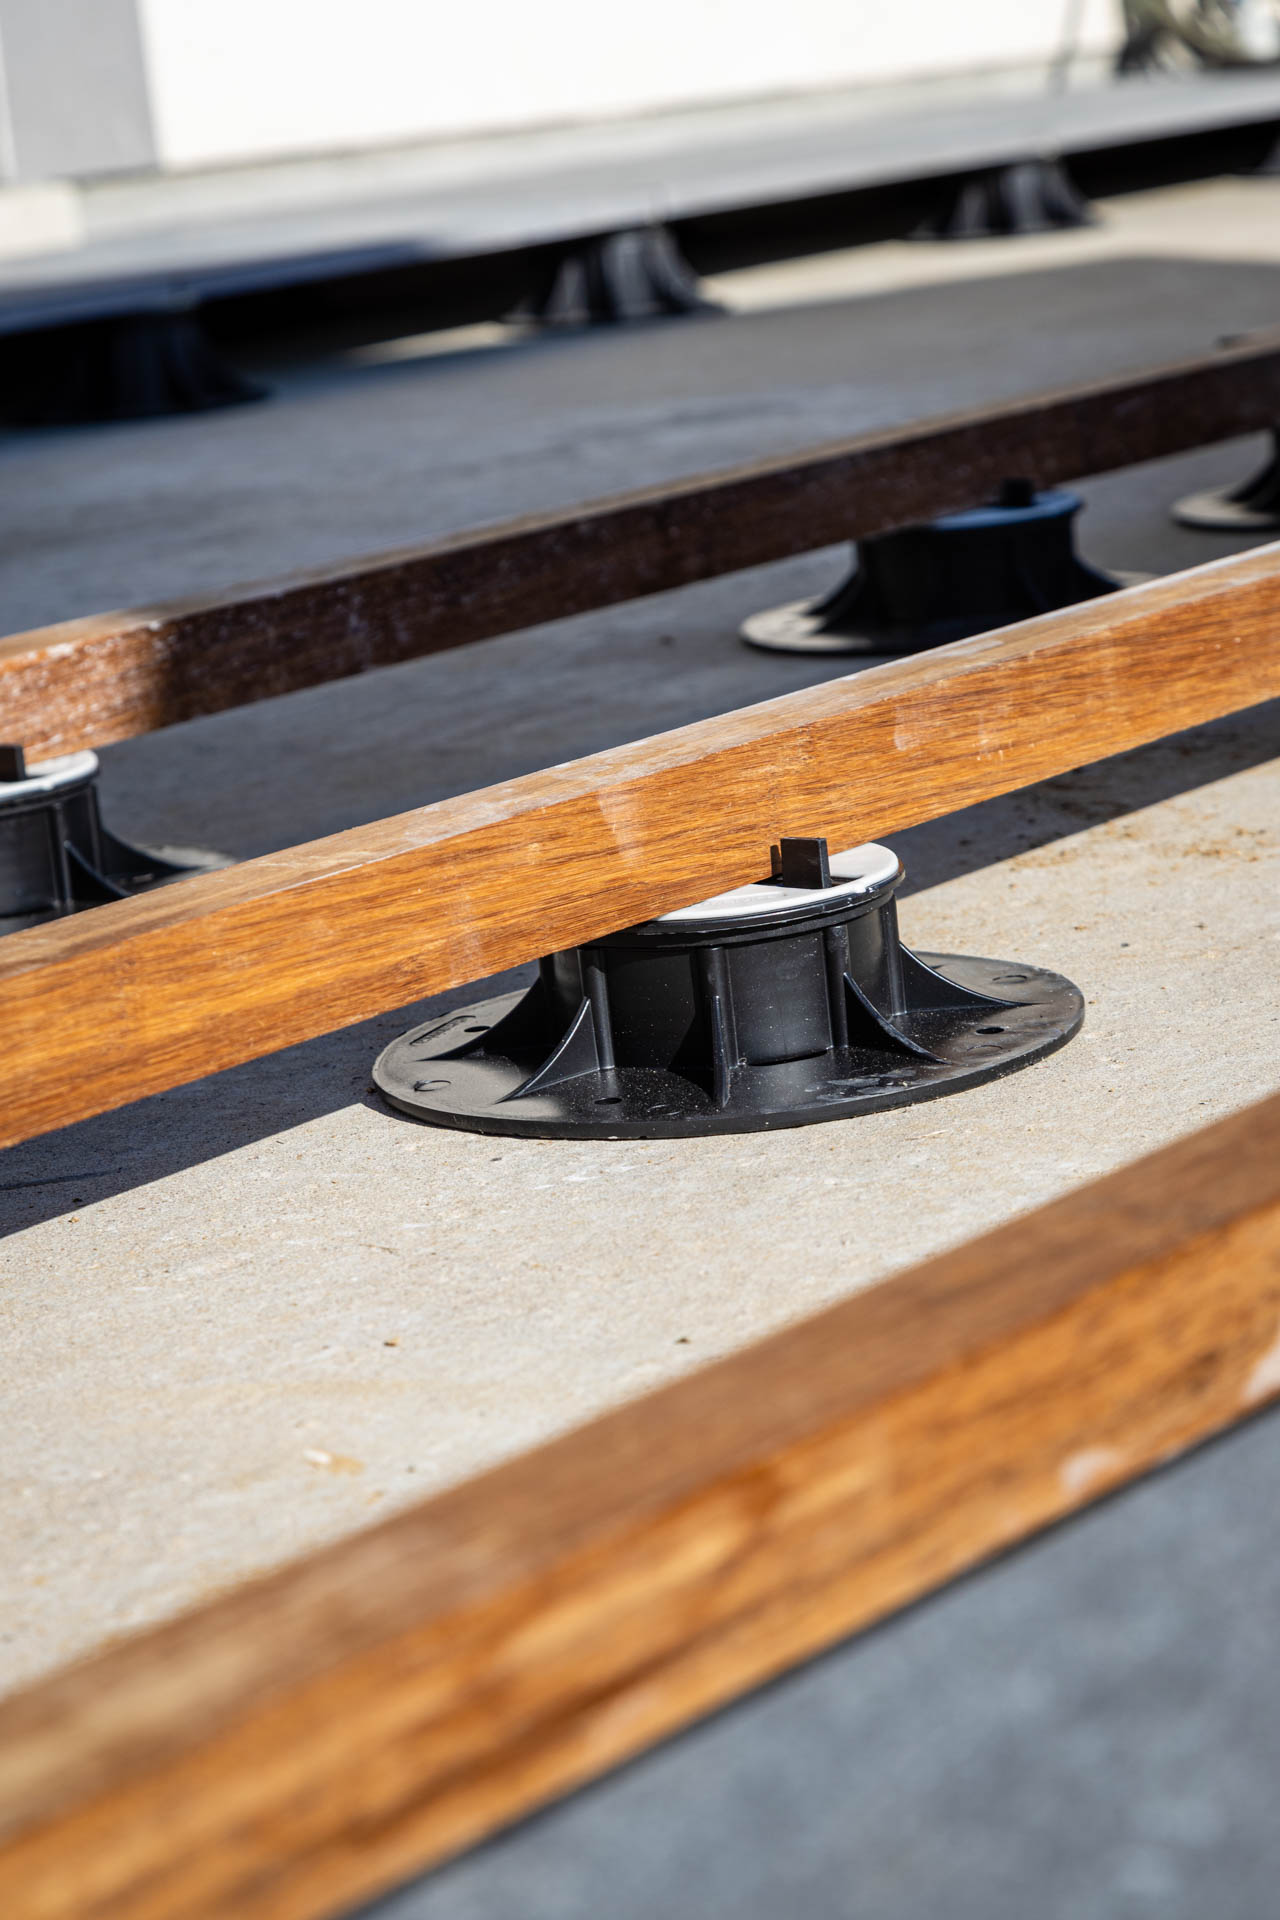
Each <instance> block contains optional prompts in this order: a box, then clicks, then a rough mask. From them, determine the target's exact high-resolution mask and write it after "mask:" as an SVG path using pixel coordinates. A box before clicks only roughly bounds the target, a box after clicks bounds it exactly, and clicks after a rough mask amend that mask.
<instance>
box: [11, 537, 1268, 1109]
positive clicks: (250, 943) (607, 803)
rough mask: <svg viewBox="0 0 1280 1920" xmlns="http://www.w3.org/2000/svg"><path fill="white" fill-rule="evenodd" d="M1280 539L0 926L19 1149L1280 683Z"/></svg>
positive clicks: (1138, 739)
mask: <svg viewBox="0 0 1280 1920" xmlns="http://www.w3.org/2000/svg"><path fill="white" fill-rule="evenodd" d="M1278 569H1280V548H1276V547H1268V548H1263V549H1261V550H1259V551H1257V552H1255V553H1252V554H1248V555H1244V556H1242V557H1237V558H1233V559H1230V560H1225V561H1220V562H1217V563H1215V564H1213V565H1210V566H1207V567H1200V568H1197V569H1195V570H1194V571H1193V572H1190V573H1186V574H1180V575H1177V576H1174V577H1173V578H1171V579H1169V580H1163V581H1156V582H1152V583H1151V584H1149V585H1147V586H1144V587H1138V588H1136V589H1132V590H1130V591H1129V592H1127V593H1122V594H1116V595H1114V596H1110V597H1108V598H1106V599H1103V600H1095V601H1090V602H1088V603H1087V604H1085V605H1083V606H1079V607H1073V608H1068V609H1066V610H1065V611H1063V612H1060V613H1055V614H1048V615H1045V616H1044V617H1042V618H1040V619H1037V620H1031V621H1027V622H1025V623H1023V624H1022V625H1020V626H1017V627H1010V628H1006V629H1004V630H1003V631H1002V632H1000V633H998V634H992V635H985V636H982V637H979V638H977V639H974V640H965V641H959V642H957V643H955V644H954V645H952V646H950V647H945V648H940V649H938V650H937V651H935V652H933V653H930V654H925V655H918V656H916V657H914V658H912V659H908V660H903V661H900V662H897V663H895V664H892V665H889V666H884V667H878V668H873V669H871V670H870V671H868V672H865V673H861V674H856V675H852V676H849V677H846V678H843V679H839V680H835V681H831V682H828V683H827V684H825V685H823V686H820V687H815V688H810V689H808V690H806V691H804V692H802V693H797V694H791V695H788V696H786V697H785V698H783V699H779V700H773V701H769V702H766V703H764V704H763V705H760V706H756V707H749V708H745V709H743V710H742V711H741V712H738V713H731V714H726V715H724V716H722V717H720V718H717V719H713V720H706V721H702V722H699V723H698V724H697V725H694V726H690V727H684V728H681V729H679V730H678V731H676V732H672V733H668V734H662V735H659V736H657V737H656V738H653V739H648V740H640V741H637V742H635V743H634V744H632V745H630V746H625V747H618V748H615V749H613V750H611V751H609V752H606V753H600V754H595V755H593V756H591V757H590V758H588V759H584V760H578V761H575V762H571V763H569V764H568V765H565V766H562V767H556V768H552V769H550V770H549V771H547V772H544V773H536V774H530V775H528V776H526V777H525V778H523V779H519V780H513V781H510V782H508V783H507V784H506V785H504V786H498V787H491V788H488V789H486V790H484V791H482V792H479V793H472V794H465V795H462V796H461V797H459V798H458V799H454V800H446V801H442V802H440V803H439V804H437V805H435V806H430V807H423V808H420V809H418V810H417V811H415V812H412V813H406V814H401V815H399V816H398V817H396V818H394V819H390V820H384V821H380V822H378V823H376V824H375V825H372V826H368V827H360V828H356V829H354V830H352V831H350V832H347V833H341V834H336V835H334V836H333V837H332V838H330V839H326V840H318V841H314V842H312V843H311V844H309V845H306V846H301V847H294V848H291V849H289V850H288V851H286V852H283V853H277V854H272V855H269V856H267V857H265V858H263V859H259V860H253V861H248V862H246V863H245V864H244V865H243V866H240V867H235V868H231V869H229V870H227V871H225V872H220V873H212V874H207V875H203V876H201V877H199V878H196V879H191V880H185V881H182V882H180V883H179V884H178V885H176V886H173V887H169V888H166V889H163V890H162V891H160V892H158V893H152V894H150V895H147V896H144V897H141V898H137V899H133V900H125V901H120V902H118V903H116V904H113V905H110V906H104V907H99V908H96V909H95V910H94V911H93V912H92V913H88V914H81V915H78V916H76V917H75V918H72V919H69V920H63V921H60V922H56V923H52V924H50V925H47V926H43V927H35V928H32V929H30V930H29V931H27V932H25V933H16V934H11V935H10V936H9V937H8V938H6V939H5V940H4V941H3V942H0V1032H3V1034H4V1047H3V1050H2V1052H0V1145H5V1144H9V1143H11V1142H13V1141H16V1140H20V1139H23V1138H25V1137H27V1136H28V1135H30V1134H32V1133H37V1132H41V1131H43V1130H46V1129H48V1128H52V1127H56V1126H60V1125H64V1124H66V1123H67V1122H69V1121H73V1120H77V1119H80V1118H83V1117H84V1116H86V1115H88V1114H92V1113H99V1112H102V1111H104V1110H105V1109H107V1108H109V1107H113V1106H120V1105H123V1104H124V1103H125V1102H127V1101H130V1100H136V1099H139V1098H141V1097H143V1096H144V1095H147V1094H151V1093H156V1092H159V1091H160V1090H161V1089H163V1088H166V1087H172V1086H177V1085H180V1084H182V1083H183V1082H185V1081H188V1080H194V1079H197V1078H199V1077H201V1076H202V1075H204V1074H206V1073H211V1072H214V1071H216V1070H218V1069H220V1068H223V1067H229V1066H232V1065H235V1064H237V1063H239V1062H241V1061H245V1060H252V1059H255V1058H257V1057H259V1056H261V1055H263V1054H266V1053H272V1052H275V1051H277V1050H278V1049H279V1048H281V1047H286V1046H289V1045H292V1044H293V1043H294V1042H297V1041H300V1040H306V1039H309V1038H311V1037H312V1036H314V1035H318V1034H321V1033H325V1032H329V1031H332V1030H333V1029H334V1028H337V1027H341V1026H344V1025H348V1024H350V1023H352V1022H354V1021H357V1020H360V1019H362V1018H365V1017H367V1016H368V1015H370V1014H373V1013H377V1012H382V1011H385V1010H387V1009H389V1008H392V1007H398V1006H403V1005H406V1004H408V1003H409V1002H411V1001H413V1000H415V999H418V998H420V997H422V996H424V995H426V994H428V993H432V992H436V991H440V990H443V989H445V988H448V987H452V986H456V985H460V984H462V983H464V982H466V981H470V980H474V979H477V978H479V977H481V976H483V975H486V974H489V973H494V972H497V971H499V970H501V969H503V968H506V967H510V966H514V965H516V964H518V963H520V962H522V961H526V960H531V959H533V958H535V957H536V956H537V955H538V954H539V953H543V952H548V951H553V950H556V949H558V948H562V947H567V946H572V945H574V944H576V943H578V942H580V941H584V940H589V939H591V938H593V937H595V936H597V935H599V934H602V933H606V932H609V931H611V930H612V929H615V928H617V927H620V926H626V925H628V924H630V923H631V922H634V921H637V920H641V919H644V918H646V917H648V916H649V915H651V914H654V913H658V912H663V911H665V910H667V909H668V908H671V907H674V906H677V905H681V904H684V903H687V902H689V901H691V900H696V899H699V898H701V897H704V896H706V895H708V894H711V893H714V892H716V891H718V890H719V889H720V888H722V887H725V886H729V885H733V884H736V883H738V882H741V881H743V880H747V879H750V878H752V877H754V876H756V875H758V874H759V873H761V872H762V871H766V870H767V865H768V849H769V847H770V845H771V843H772V842H773V841H774V840H776V839H777V837H778V836H779V835H780V834H800V835H803V834H825V835H827V837H828V838H829V839H830V840H831V841H832V843H833V845H849V844H851V843H855V842H857V841H860V840H865V839H871V838H875V837H879V836H882V835H885V834H892V833H893V832H894V831H895V830H896V829H898V828H901V827H904V826H908V825H912V824H914V823H915V822H917V821H921V820H927V819H931V818H934V817H936V816H937V815H939V814H942V813H948V812H951V811H952V810H954V809H956V808H958V807H963V806H968V805H970V804H971V803H973V802H974V801H978V800H983V799H986V798H988V797H990V796H991V795H993V794H998V793H1007V792H1009V791H1011V790H1012V789H1014V788H1016V787H1020V786H1025V785H1027V784H1028V783H1029V782H1031V781H1033V780H1039V779H1043V778H1045V777H1046V776H1048V775H1051V774H1056V773H1061V772H1063V771H1064V770H1066V769H1068V768H1070V767H1074V766H1078V765H1080V764H1081V763H1082V762H1086V761H1090V760H1096V759H1099V758H1102V757H1103V756H1105V755H1108V754H1113V753H1118V752H1122V751H1124V750H1125V749H1127V748H1130V747H1135V746H1138V745H1139V744H1141V743H1142V742H1144V741H1148V740H1152V739H1156V738H1159V737H1160V736H1161V735H1164V734H1168V733H1172V732H1176V731H1177V730H1179V729H1180V728H1184V727H1189V726H1192V725H1194V724H1196V723H1197V722H1200V721H1205V720H1209V719H1212V718H1214V717H1216V716H1217V715H1220V714H1225V713H1230V712H1233V711H1235V710H1237V709H1239V708H1242V707H1246V706H1250V705H1252V704H1254V703H1255V702H1258V701H1261V700H1265V699H1267V698H1269V697H1271V696H1274V695H1276V694H1280V645H1278V644H1277V641H1276V630H1277V623H1278V621H1280V570H1278Z"/></svg>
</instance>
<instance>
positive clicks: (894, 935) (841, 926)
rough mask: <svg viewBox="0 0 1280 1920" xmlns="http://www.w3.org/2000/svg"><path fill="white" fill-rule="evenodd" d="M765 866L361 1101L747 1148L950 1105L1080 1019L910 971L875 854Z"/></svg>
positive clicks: (382, 1071) (1019, 984) (1066, 1033)
mask: <svg viewBox="0 0 1280 1920" xmlns="http://www.w3.org/2000/svg"><path fill="white" fill-rule="evenodd" d="M773 868H774V871H773V874H772V876H771V877H770V878H769V879H767V880H762V881H759V882H755V883H752V884H751V885H749V886H745V887H737V888H735V889H734V890H733V891H732V892H731V893H724V894H719V895H717V896H716V897H715V898H714V899H711V900H704V901H701V902H700V903H699V904H698V905H696V906H692V907H682V908H679V909H678V910H677V911H675V912H674V913H667V914H663V915H662V917H661V918H660V919H658V920H650V921H647V922H646V923H645V924H644V925H643V926H638V927H631V928H629V929H628V930H627V931H626V932H625V933H616V934H611V935H609V936H608V938H606V939H604V940H599V941H597V942H595V943H594V944H593V945H592V946H589V947H578V948H574V949H572V950H571V951H569V952H567V953H557V954H552V955H550V956H549V957H548V958H547V959H544V960H542V961H541V962H540V963H539V971H538V978H537V980H536V981H535V983H534V984H533V986H532V987H531V988H529V990H528V991H527V992H525V993H514V994H512V993H507V994H502V995H500V996H499V997H498V998H496V999H493V1000H485V1001H479V1002H477V1003H476V1004H474V1005H472V1006H464V1007H461V1008H459V1009H458V1010H457V1011H456V1012H454V1013H450V1014H446V1015H445V1016H444V1017H443V1018H436V1019H434V1020H429V1021H427V1022H426V1024H425V1025H423V1026H420V1027H416V1028H414V1030H413V1031H412V1032H411V1033H407V1034H405V1035H404V1036H403V1037H402V1038H401V1039H399V1040H396V1041H393V1043H392V1044H391V1046H389V1047H388V1048H387V1049H386V1051H385V1052H384V1053H383V1054H382V1055H381V1057H380V1058H379V1059H378V1061H377V1063H376V1064H375V1066H374V1069H373V1078H374V1082H375V1084H376V1085H377V1087H378V1088H379V1090H380V1091H381V1092H382V1094H383V1095H384V1096H385V1098H386V1099H387V1100H389V1101H390V1103H391V1104H392V1106H394V1107H398V1108H399V1109H400V1110H401V1111H402V1112H404V1113H408V1114H412V1115H413V1116H414V1118H415V1119H419V1120H428V1121H431V1122H433V1123H434V1124H435V1125H437V1126H446V1127H462V1128H467V1129H470V1130H472V1131H475V1132H479V1133H510V1134H534V1135H554V1136H558V1137H561V1138H565V1139H580V1138H584V1137H602V1138H606V1139H619V1138H624V1137H632V1136H645V1137H650V1138H652V1137H663V1136H678V1135H685V1134H706V1133H746V1132H754V1131H757V1130H759V1129H762V1128H769V1127H797V1126H804V1125H806V1124H808V1123H809V1122H810V1121H816V1120H835V1119H839V1118H842V1117H843V1116H845V1115H848V1114H854V1113H867V1112H871V1111H874V1110H875V1109H877V1108H881V1107H900V1106H905V1105H906V1104H907V1103H908V1102H910V1101H914V1100H928V1099H933V1098H936V1097H937V1096H938V1095H940V1094H944V1093H957V1092H959V1091H961V1090H962V1089H963V1088H965V1087H970V1086H976V1085H977V1084H978V1083H979V1082H981V1081H983V1080H990V1079H993V1078H994V1077H995V1076H996V1075H998V1074H1004V1073H1012V1072H1014V1071H1015V1070H1016V1069H1017V1068H1018V1067H1023V1066H1027V1065H1028V1064H1029V1063H1030V1062H1031V1061H1032V1060H1035V1059H1038V1058H1039V1057H1040V1056H1041V1055H1042V1054H1046V1053H1051V1052H1052V1051H1053V1050H1054V1048H1056V1047H1060V1046H1062V1045H1063V1044H1064V1043H1065V1042H1066V1041H1067V1040H1069V1039H1070V1038H1071V1036H1072V1034H1074V1033H1075V1032H1076V1030H1077V1028H1078V1027H1079V1025H1080V1022H1081V1020H1082V1019H1083V1017H1084V1003H1083V1000H1082V999H1081V996H1080V994H1079V992H1078V991H1077V989H1076V988H1075V987H1073V986H1072V985H1071V983H1070V981H1069V980H1064V979H1063V978H1062V977H1061V975H1059V974H1056V973H1046V972H1044V971H1043V970H1042V969H1040V968H1038V967H1031V966H1027V965H1025V964H1023V963H1021V962H1019V961H1011V960H977V959H964V958H960V957H958V956H956V955H952V954H935V953H930V954H914V953H911V952H909V951H908V949H907V948H905V947H904V946H903V945H902V944H901V941H900V940H899V937H898V925H897V915H896V911H895V906H894V894H895V893H896V891H897V889H898V886H899V884H900V883H901V880H902V877H903V875H902V868H901V866H900V865H899V863H898V860H897V858H896V856H895V855H894V854H892V853H890V852H889V850H888V849H887V848H885V847H880V846H874V845H868V846H862V847H854V848H852V849H851V850H850V851H849V852H847V853H842V854H836V855H833V856H831V857H830V858H829V857H828V854H827V843H826V841H825V840H783V841H782V843H781V846H780V848H775V849H774V855H773Z"/></svg>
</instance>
